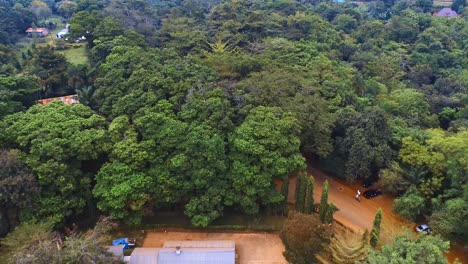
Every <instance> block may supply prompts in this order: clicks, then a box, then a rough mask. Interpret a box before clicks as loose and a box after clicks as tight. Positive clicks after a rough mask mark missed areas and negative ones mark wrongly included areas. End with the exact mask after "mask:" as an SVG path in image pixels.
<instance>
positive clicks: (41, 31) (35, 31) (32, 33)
mask: <svg viewBox="0 0 468 264" xmlns="http://www.w3.org/2000/svg"><path fill="white" fill-rule="evenodd" d="M26 34H28V37H30V38H32V37H46V36H47V35H49V29H47V28H42V27H38V28H28V29H26Z"/></svg>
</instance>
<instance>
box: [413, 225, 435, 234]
mask: <svg viewBox="0 0 468 264" xmlns="http://www.w3.org/2000/svg"><path fill="white" fill-rule="evenodd" d="M416 231H418V233H421V232H426V233H428V234H430V233H431V232H432V231H431V228H430V227H429V226H428V225H426V224H423V225H420V226H417V227H416Z"/></svg>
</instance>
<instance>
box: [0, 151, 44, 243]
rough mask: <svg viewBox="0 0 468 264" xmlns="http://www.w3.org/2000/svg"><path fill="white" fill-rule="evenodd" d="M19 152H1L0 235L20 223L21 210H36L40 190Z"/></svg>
mask: <svg viewBox="0 0 468 264" xmlns="http://www.w3.org/2000/svg"><path fill="white" fill-rule="evenodd" d="M18 154H19V153H18V152H17V151H14V150H10V151H7V150H0V235H5V234H6V233H8V231H10V230H12V229H13V227H14V226H15V225H17V224H18V223H19V216H20V213H21V210H23V209H32V208H34V205H35V202H34V197H35V196H36V195H38V194H39V192H40V189H39V186H38V183H37V179H36V177H35V176H34V175H33V174H32V172H31V171H30V170H29V168H27V166H26V165H25V164H24V163H23V162H21V161H20V160H19V157H18Z"/></svg>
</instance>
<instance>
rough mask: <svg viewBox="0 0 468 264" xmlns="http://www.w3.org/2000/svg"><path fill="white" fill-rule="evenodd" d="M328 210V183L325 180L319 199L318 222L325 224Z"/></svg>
mask: <svg viewBox="0 0 468 264" xmlns="http://www.w3.org/2000/svg"><path fill="white" fill-rule="evenodd" d="M328 209H329V205H328V181H327V180H325V182H324V183H323V189H322V196H321V198H320V209H319V214H320V221H322V223H325V222H326V218H327V213H328Z"/></svg>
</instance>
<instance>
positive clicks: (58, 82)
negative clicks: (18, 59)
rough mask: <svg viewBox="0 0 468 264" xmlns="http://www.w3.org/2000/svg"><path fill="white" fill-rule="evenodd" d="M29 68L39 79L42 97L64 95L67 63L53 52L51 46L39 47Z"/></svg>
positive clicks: (60, 55)
mask: <svg viewBox="0 0 468 264" xmlns="http://www.w3.org/2000/svg"><path fill="white" fill-rule="evenodd" d="M31 67H32V72H33V73H34V74H35V75H36V76H38V77H39V78H40V81H39V83H40V85H41V88H42V95H43V96H45V97H46V98H48V97H54V96H59V95H63V94H64V93H66V90H65V88H66V85H67V84H66V81H67V79H68V78H67V76H66V70H67V67H68V63H67V60H66V59H65V57H64V56H63V55H62V54H59V53H57V52H55V51H54V49H53V48H52V47H51V46H45V47H39V48H37V49H36V50H35V53H34V56H33V59H32V61H31Z"/></svg>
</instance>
